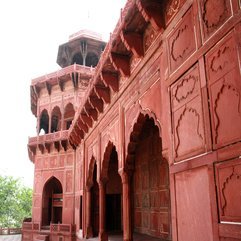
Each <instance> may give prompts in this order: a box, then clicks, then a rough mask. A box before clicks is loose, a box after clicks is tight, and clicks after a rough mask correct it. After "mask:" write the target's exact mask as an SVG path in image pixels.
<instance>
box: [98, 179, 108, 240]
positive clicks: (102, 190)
mask: <svg viewBox="0 0 241 241" xmlns="http://www.w3.org/2000/svg"><path fill="white" fill-rule="evenodd" d="M105 197H106V182H105V181H100V182H99V208H100V209H99V241H108V235H107V233H106V229H105V220H106V213H105V211H106V210H105V206H106V202H105Z"/></svg>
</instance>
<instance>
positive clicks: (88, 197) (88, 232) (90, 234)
mask: <svg viewBox="0 0 241 241" xmlns="http://www.w3.org/2000/svg"><path fill="white" fill-rule="evenodd" d="M86 229H87V230H86V238H92V237H93V229H92V224H91V191H90V189H87V190H86Z"/></svg>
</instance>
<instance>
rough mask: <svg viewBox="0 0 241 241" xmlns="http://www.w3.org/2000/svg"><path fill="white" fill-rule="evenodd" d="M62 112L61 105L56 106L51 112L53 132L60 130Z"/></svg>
mask: <svg viewBox="0 0 241 241" xmlns="http://www.w3.org/2000/svg"><path fill="white" fill-rule="evenodd" d="M61 117H62V114H61V111H60V108H59V106H55V107H54V108H53V110H52V112H51V133H53V132H57V131H60V129H61V119H62V118H61Z"/></svg>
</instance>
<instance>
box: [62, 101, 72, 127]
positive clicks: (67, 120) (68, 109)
mask: <svg viewBox="0 0 241 241" xmlns="http://www.w3.org/2000/svg"><path fill="white" fill-rule="evenodd" d="M74 116H75V109H74V105H73V104H72V103H71V102H69V103H68V104H67V105H66V106H65V108H64V126H63V129H64V130H68V129H69V128H70V126H71V124H72V121H73V119H74Z"/></svg>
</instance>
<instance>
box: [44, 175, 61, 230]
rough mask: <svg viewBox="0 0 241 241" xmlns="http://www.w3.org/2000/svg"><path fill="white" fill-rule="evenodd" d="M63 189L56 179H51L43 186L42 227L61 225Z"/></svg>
mask: <svg viewBox="0 0 241 241" xmlns="http://www.w3.org/2000/svg"><path fill="white" fill-rule="evenodd" d="M62 208H63V187H62V184H61V182H60V181H59V180H58V179H57V178H56V177H51V178H50V179H49V180H48V181H47V182H46V183H45V185H44V188H43V199H42V226H49V225H50V223H62Z"/></svg>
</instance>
